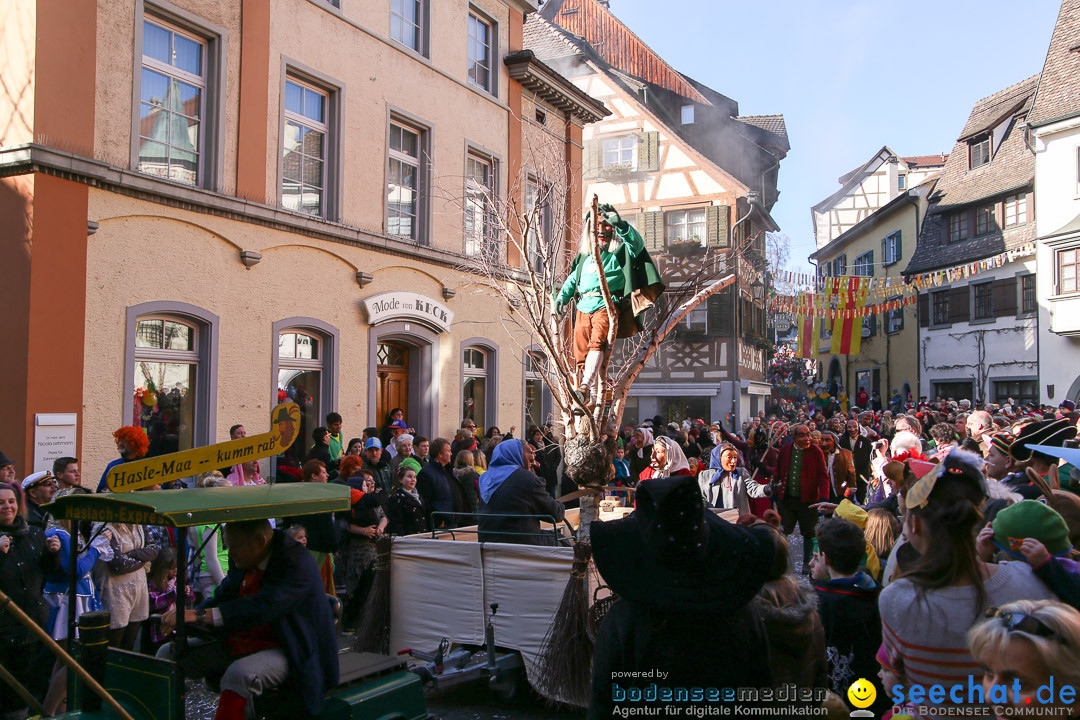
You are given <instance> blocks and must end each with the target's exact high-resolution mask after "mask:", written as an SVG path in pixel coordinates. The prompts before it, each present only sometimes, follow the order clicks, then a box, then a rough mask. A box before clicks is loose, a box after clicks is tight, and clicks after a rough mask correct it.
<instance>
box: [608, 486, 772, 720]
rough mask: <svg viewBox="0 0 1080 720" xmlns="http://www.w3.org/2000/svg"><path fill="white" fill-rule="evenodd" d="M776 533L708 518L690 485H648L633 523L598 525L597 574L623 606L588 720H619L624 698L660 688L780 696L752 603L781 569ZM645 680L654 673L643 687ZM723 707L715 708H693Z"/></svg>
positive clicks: (614, 611) (611, 621) (641, 490)
mask: <svg viewBox="0 0 1080 720" xmlns="http://www.w3.org/2000/svg"><path fill="white" fill-rule="evenodd" d="M773 533H774V531H773V530H771V529H770V528H768V527H764V526H757V527H751V528H746V527H741V526H737V525H732V524H730V523H728V522H727V521H725V520H723V519H721V518H720V517H718V516H717V515H715V514H714V513H712V512H708V511H706V510H705V505H704V502H703V500H702V497H701V491H700V490H699V488H698V483H697V479H696V478H694V477H693V476H690V475H679V476H673V477H666V478H654V479H652V480H649V481H648V482H645V483H640V484H639V485H638V491H637V509H636V510H635V511H634V512H633V513H631V514H630V515H628V516H627V517H625V518H623V519H621V520H612V521H608V522H594V523H593V524H592V546H593V555H594V557H595V559H596V569H597V570H599V572H600V575H601V577H603V579H604V582H605V583H606V584H607V585H608V586H609V587H610V588H611V590H612V592H614V593H615V594H616V595H618V597H619V599H618V600H616V601H615V603H614V604H613V605H612V606H611V608H610V609H609V610H608V612H607V615H606V616H605V618H604V622H603V624H602V625H601V626H600V630H599V632H598V633H597V638H596V650H595V654H594V656H593V675H592V696H591V698H590V701H589V709H588V715H587V717H588V718H589V720H599V719H600V718H610V717H612V716H613V715H614V714H615V710H616V708H617V707H618V705H619V700H618V699H619V698H620V697H624V698H625V697H626V695H620V693H626V691H627V689H628V688H639V689H642V690H644V689H646V688H648V686H649V685H650V684H652V683H655V684H656V685H657V686H658V687H659V686H663V687H666V688H679V687H682V688H726V687H732V688H733V687H755V688H765V687H771V686H772V671H771V670H770V668H769V640H768V636H767V635H766V631H765V626H764V624H763V623H762V621H761V618H760V617H759V616H758V614H757V611H756V610H754V608H753V606H752V605H750V604H749V603H750V600H751V599H753V597H754V596H755V595H756V594H757V593H758V591H759V590H760V589H761V587H762V585H764V583H765V581H766V578H767V575H768V572H769V568H770V567H771V565H772V561H773V557H774V548H775V545H774V543H775V539H774V537H773ZM642 670H651V671H655V672H654V673H653V674H652V677H651V678H640V677H637V678H635V677H634V674H635V672H636V673H637V674H640V671H642ZM661 671H662V672H663V673H665V674H664V675H661ZM661 677H662V678H663V680H662V681H661V680H658V679H657V678H661ZM633 694H635V695H636V694H637V693H636V692H635V693H633ZM639 697H640V696H639ZM717 699H718V698H717ZM668 700H669V701H670V700H671V698H668ZM669 704H670V702H664V701H663V699H662V698H661V696H660V694H659V693H658V695H657V697H656V702H644V701H643V702H636V703H633V706H635V707H642V706H647V705H652V706H656V707H659V706H661V705H669ZM680 704H681V705H682V703H680ZM716 704H718V703H717V702H715V700H714V701H713V702H710V701H709V699H708V698H701V699H699V700H696V701H695V700H694V699H693V698H691V699H690V702H687V703H685V705H686V706H691V705H693V706H699V707H700V706H709V705H716Z"/></svg>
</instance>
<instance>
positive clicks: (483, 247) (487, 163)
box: [463, 150, 498, 257]
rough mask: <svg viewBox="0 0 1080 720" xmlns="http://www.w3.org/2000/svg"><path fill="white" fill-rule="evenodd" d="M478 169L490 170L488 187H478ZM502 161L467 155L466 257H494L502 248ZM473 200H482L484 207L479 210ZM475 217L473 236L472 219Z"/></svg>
mask: <svg viewBox="0 0 1080 720" xmlns="http://www.w3.org/2000/svg"><path fill="white" fill-rule="evenodd" d="M474 165H475V166H478V167H486V168H487V183H486V184H485V185H482V186H481V185H479V184H478V183H477V184H476V186H475V187H474V183H475V181H474V179H473V175H472V172H471V169H472V168H473V167H474ZM497 173H498V161H497V160H496V159H495V158H494V157H492V156H490V155H484V154H481V153H478V152H475V151H471V150H470V151H469V152H467V153H466V154H465V188H464V203H463V205H464V216H463V217H464V227H463V236H464V240H465V246H464V253H465V255H468V256H470V257H475V256H477V255H481V254H484V255H486V254H488V253H494V252H496V251H497V248H498V245H497V243H496V242H495V218H494V215H493V213H494V201H495V189H496V187H497V181H496V178H497ZM470 196H473V197H479V198H480V199H481V200H482V201H483V205H482V207H475V204H476V203H475V200H472V199H470ZM470 217H472V225H473V232H472V233H471V234H470V233H469V219H470ZM478 220H479V222H480V230H479V233H477V231H476V224H477V221H478Z"/></svg>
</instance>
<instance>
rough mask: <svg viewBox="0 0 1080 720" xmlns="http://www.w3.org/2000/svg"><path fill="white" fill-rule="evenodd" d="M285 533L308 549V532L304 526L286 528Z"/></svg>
mask: <svg viewBox="0 0 1080 720" xmlns="http://www.w3.org/2000/svg"><path fill="white" fill-rule="evenodd" d="M285 532H286V533H287V534H288V535H289V537H291V538H292V539H293V540H295V541H296V542H298V543H300V544H301V545H303V546H304V547H307V530H306V529H305V528H304V526H303V525H290V526H289V527H287V528H285Z"/></svg>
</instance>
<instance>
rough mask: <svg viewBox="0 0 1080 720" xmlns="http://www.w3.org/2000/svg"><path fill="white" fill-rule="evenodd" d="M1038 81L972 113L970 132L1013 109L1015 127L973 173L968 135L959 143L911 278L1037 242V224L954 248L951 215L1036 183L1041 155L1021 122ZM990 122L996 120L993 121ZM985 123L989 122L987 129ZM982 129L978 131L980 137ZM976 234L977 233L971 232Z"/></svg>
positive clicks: (928, 217)
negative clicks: (1034, 151) (1030, 143)
mask: <svg viewBox="0 0 1080 720" xmlns="http://www.w3.org/2000/svg"><path fill="white" fill-rule="evenodd" d="M1037 79H1038V76H1035V77H1032V78H1028V79H1027V80H1025V81H1024V82H1022V83H1018V84H1017V85H1013V86H1011V87H1009V88H1006V89H1005V90H1002V91H1001V92H999V93H996V94H994V95H991V96H990V97H988V98H984V99H982V100H980V101H979V102H977V103H976V104H975V107H974V108H972V111H971V116H970V117H969V118H968V122H967V124H966V125H965V131H967V130H969V129H970V128H980V127H981V128H983V129H991V128H992V127H994V125H996V124H997V122H998V121H1000V120H1002V119H1003V118H1004V117H1005V116H1003V115H1001V113H1000V111H1001V109H1002V108H1006V107H1008V108H1012V109H1013V110H1014V112H1013V114H1012V123H1011V126H1010V127H1009V129H1008V131H1007V132H1006V133H1005V135H1004V136H1003V138H1002V140H1001V143H1000V145H999V147H997V148H995V149H994V154H993V156H992V158H991V159H990V162H989V164H987V165H984V166H982V167H980V168H976V169H974V170H969V169H968V157H969V156H968V144H967V141H966V139H964V137H965V136H968V135H971V133H970V132H965V136H961V139H960V140H958V141H957V142H956V145H955V146H954V147H953V151H952V153H951V154H950V155H949V159H948V160H947V161H946V162H945V168H944V169H943V170H942V171H941V176H940V177H939V178H938V181H937V185H936V186H935V188H934V193H933V194H932V195H931V196H930V197H931V204H930V207H929V208H928V209H927V213H926V218H925V219H924V220H923V224H922V227H921V228H920V230H919V242H918V243H917V244H916V246H915V253H914V254H913V255H912V258H911V262H909V263H908V266H907V268H906V269H905V271H904V272H905V273H917V272H925V271H927V270H936V269H939V268H944V267H951V266H953V265H959V264H963V263H969V262H974V261H976V260H980V259H982V258H985V257H989V256H991V255H996V254H998V253H1001V252H1004V251H1006V250H1012V249H1015V248H1017V247H1020V246H1021V245H1024V244H1026V243H1029V242H1031V241H1032V240H1034V239H1035V223H1034V221H1033V219H1032V220H1031V221H1029V222H1027V223H1025V224H1023V225H1018V226H1016V227H1013V228H1009V229H1005V230H1002V229H998V230H996V231H994V232H991V233H988V234H986V235H981V236H979V237H972V238H970V239H968V240H965V241H963V242H959V243H948V242H947V233H948V215H949V214H950V213H953V212H955V211H957V210H960V209H963V208H968V207H970V206H972V205H975V204H978V203H983V202H986V201H988V200H990V199H996V198H999V197H1001V196H1002V195H1005V194H1006V193H1009V192H1014V191H1021V190H1024V191H1026V190H1029V189H1030V188H1031V187H1032V186H1033V185H1034V182H1035V156H1034V155H1033V154H1032V152H1031V151H1030V150H1028V147H1027V144H1026V142H1025V137H1024V135H1025V133H1024V126H1023V123H1022V122H1021V121H1022V120H1023V118H1024V114H1025V113H1026V112H1027V107H1028V105H1029V104H1030V101H1031V96H1032V94H1034V92H1035V82H1036V80H1037ZM989 118H993V120H990V119H989ZM984 123H989V124H987V125H985V126H984ZM978 132H981V130H978V131H976V134H977V133H978ZM968 230H969V232H971V233H973V232H974V230H975V229H974V228H973V227H970V223H969V227H968Z"/></svg>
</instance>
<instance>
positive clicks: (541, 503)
mask: <svg viewBox="0 0 1080 720" xmlns="http://www.w3.org/2000/svg"><path fill="white" fill-rule="evenodd" d="M535 459H536V454H535V452H534V451H533V448H532V446H531V445H529V444H528V443H523V442H521V441H520V440H503V441H502V442H501V443H499V444H498V445H496V446H495V452H494V453H493V454H492V456H491V465H489V466H488V470H487V472H486V473H484V474H483V475H481V476H480V498H481V499H482V500H483V501H484V506H483V508H482V509H481V510H480V513H481V517H480V523H479V531H480V542H504V543H520V544H524V545H552V544H554V536H553V535H551V534H546V533H545V534H541V533H540V518H539V517H520V516H527V515H538V516H543V515H546V516H550V517H551V518H553V519H554V520H555V522H560V521H561V520H562V519H563V513H564V512H565V509H564V508H563V505H562V503H560V502H558V501H556V500H555V499H554V498H552V497H551V496H550V495H548V493H547V489H546V488H545V485H544V480H543V479H542V478H540V477H537V476H536V475H534V474H533V472H532V469H531V468H532V467H533V463H534V462H535ZM500 515H501V516H504V517H499V516H500ZM507 515H510V516H517V517H505V516H507Z"/></svg>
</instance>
